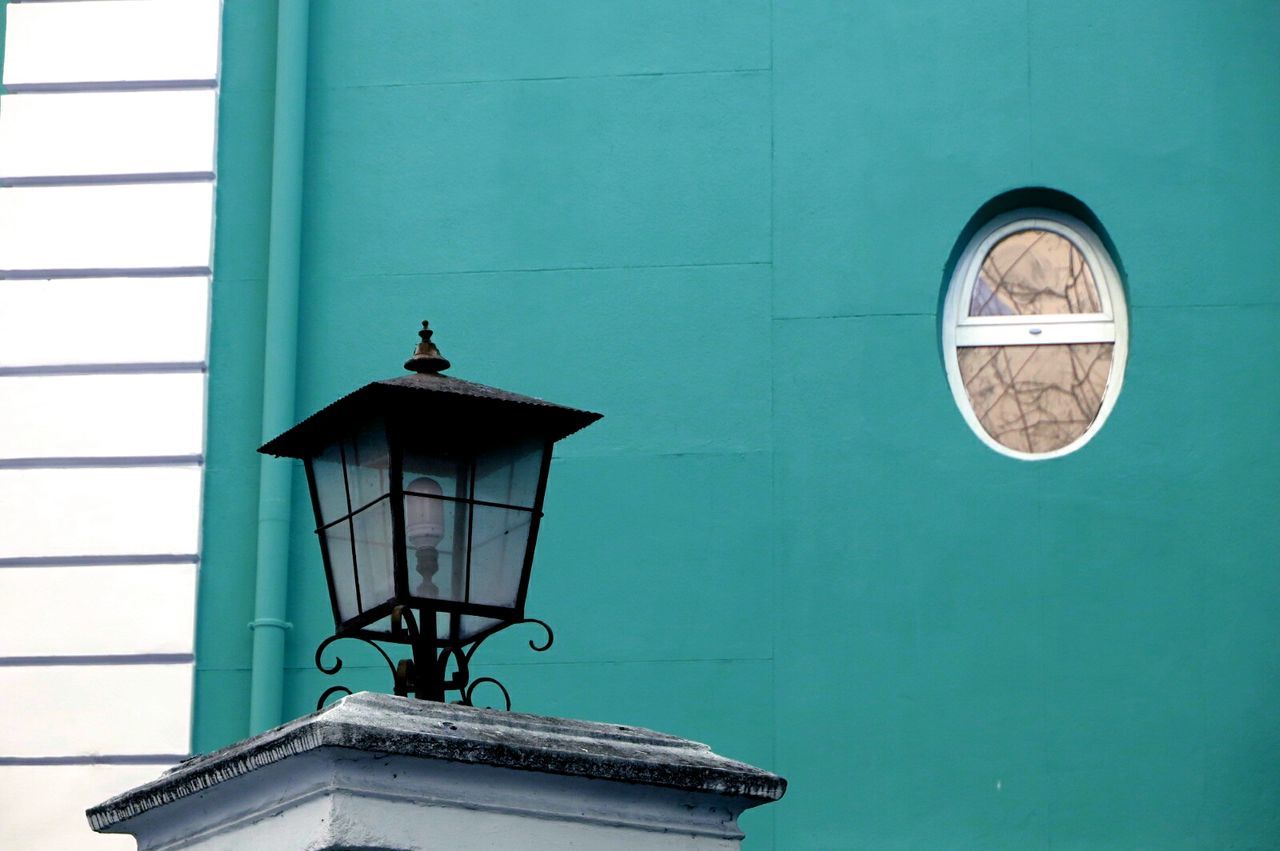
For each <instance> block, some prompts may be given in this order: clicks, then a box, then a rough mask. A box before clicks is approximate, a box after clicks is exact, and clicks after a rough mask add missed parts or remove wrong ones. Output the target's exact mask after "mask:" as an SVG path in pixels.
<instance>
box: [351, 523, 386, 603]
mask: <svg viewBox="0 0 1280 851" xmlns="http://www.w3.org/2000/svg"><path fill="white" fill-rule="evenodd" d="M351 526H352V528H353V529H354V530H355V536H356V565H357V569H358V571H359V574H360V599H361V604H362V605H363V606H364V609H365V611H368V610H369V609H372V608H373V607H375V606H377V605H380V604H382V603H385V602H387V601H388V600H390V599H391V598H392V597H393V596H394V595H395V583H394V581H393V580H392V576H393V574H392V558H391V554H392V552H394V550H393V549H392V542H391V501H390V500H386V499H384V500H383V501H382V502H379V503H378V504H377V505H375V506H373V507H372V508H366V509H365V510H364V511H361V512H360V513H359V514H356V515H355V516H353V517H352V518H351Z"/></svg>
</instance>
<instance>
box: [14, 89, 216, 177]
mask: <svg viewBox="0 0 1280 851" xmlns="http://www.w3.org/2000/svg"><path fill="white" fill-rule="evenodd" d="M216 101H217V93H216V92H214V91H212V90H203V91H178V92H117V93H94V94H11V95H4V96H0V177H19V176H24V175H51V174H69V175H75V174H131V173H141V172H182V171H213V167H214V163H213V146H214V122H215V120H216V114H215V112H216Z"/></svg>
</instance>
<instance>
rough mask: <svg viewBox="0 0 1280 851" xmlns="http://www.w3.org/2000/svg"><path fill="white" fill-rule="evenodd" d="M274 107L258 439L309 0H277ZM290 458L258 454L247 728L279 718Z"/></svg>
mask: <svg viewBox="0 0 1280 851" xmlns="http://www.w3.org/2000/svg"><path fill="white" fill-rule="evenodd" d="M279 4H280V5H279V10H278V13H277V14H278V17H277V26H278V30H277V33H276V107H275V130H274V134H273V135H274V146H273V150H272V156H271V237H270V239H271V243H270V250H269V254H268V258H267V321H266V351H265V361H264V364H263V374H262V441H263V442H264V443H265V442H266V441H268V440H269V439H271V438H273V437H275V436H276V435H278V434H280V433H281V432H282V431H284V430H285V429H287V428H289V427H290V426H292V425H293V424H294V422H293V420H294V388H295V385H296V383H297V362H298V277H299V263H300V255H301V240H302V167H303V142H304V135H305V132H306V115H307V29H308V25H309V13H310V6H309V4H310V0H279ZM292 481H293V464H292V462H290V461H286V460H281V459H277V458H270V457H267V456H265V455H264V456H263V457H262V466H261V471H260V477H259V486H258V565H257V580H256V594H255V599H254V619H253V623H251V624H250V625H249V627H250V629H252V630H253V668H252V671H251V676H250V692H249V732H250V734H253V733H259V732H261V731H263V730H266V729H268V728H270V727H274V726H276V725H277V724H279V723H280V722H281V720H283V719H282V708H283V704H284V644H285V642H284V639H285V631H286V630H288V629H289V626H290V625H289V624H288V623H287V622H286V621H285V619H284V618H285V604H286V591H287V587H288V584H287V583H288V570H289V505H290V501H291V500H290V495H291V494H290V490H291V485H292Z"/></svg>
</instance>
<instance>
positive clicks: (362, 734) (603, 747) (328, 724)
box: [87, 692, 786, 831]
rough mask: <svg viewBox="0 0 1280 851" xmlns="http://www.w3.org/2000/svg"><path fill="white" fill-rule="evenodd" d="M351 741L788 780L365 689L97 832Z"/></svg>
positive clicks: (779, 788) (738, 788)
mask: <svg viewBox="0 0 1280 851" xmlns="http://www.w3.org/2000/svg"><path fill="white" fill-rule="evenodd" d="M325 748H346V749H351V750H357V751H364V752H374V753H379V754H385V755H388V756H402V757H419V758H423V759H432V760H442V761H446V762H452V763H466V764H471V765H486V766H492V767H495V768H506V769H514V770H519V771H532V772H541V773H544V774H553V775H563V776H569V777H580V778H586V779H593V780H606V781H614V782H620V783H628V784H638V785H646V786H657V787H665V788H670V789H677V790H681V791H687V792H696V793H702V794H714V795H724V796H728V797H732V798H739V799H744V801H746V802H749V803H747V806H755V805H758V804H765V803H769V802H771V801H776V800H778V799H779V798H781V797H782V794H783V792H785V791H786V781H785V780H784V779H782V778H781V777H779V776H778V775H776V774H772V773H770V772H768V771H764V770H762V769H759V768H756V767H754V766H751V765H747V764H746V763H742V762H737V761H735V760H731V759H726V758H725V757H722V756H718V755H716V754H715V753H712V751H711V749H710V748H709V747H707V746H706V745H704V744H701V743H699V742H693V741H690V740H688V739H682V738H679V737H677V736H671V735H667V734H665V733H658V732H654V731H652V730H646V729H643V728H639V727H627V726H619V725H615V724H602V723H597V722H592V721H572V720H567V719H563V718H550V717H546V716H541V715H526V714H521V713H516V712H500V711H497V710H491V709H477V708H474V707H466V706H457V705H453V704H445V703H432V702H429V701H421V700H412V699H408V698H402V697H393V696H391V695H386V694H375V693H372V692H360V693H358V694H354V695H351V696H349V697H345V698H343V699H342V700H339V701H337V702H335V703H333V704H331V705H329V706H327V707H325V708H324V709H321V710H320V711H318V712H314V713H312V714H311V715H307V716H304V717H302V718H299V719H297V720H296V721H291V722H289V723H287V724H284V725H282V726H280V727H276V728H275V729H273V730H268V731H267V732H265V733H261V734H259V735H257V736H254V737H252V738H249V739H245V740H244V741H241V742H237V743H236V744H234V745H231V746H229V747H226V748H223V749H222V750H218V751H213V752H212V753H208V754H204V755H201V756H197V757H193V758H191V759H189V760H187V761H186V762H183V763H181V764H180V765H178V766H175V767H174V768H172V769H170V770H169V771H168V772H166V773H165V774H163V775H162V776H161V777H159V778H158V779H156V780H154V781H152V782H150V783H147V784H145V785H142V786H139V787H137V788H135V789H132V790H130V791H128V792H125V793H124V794H122V795H117V796H116V797H114V798H111V799H110V800H108V801H105V802H104V803H102V804H99V805H98V806H96V807H93V808H92V809H90V810H89V811H88V813H87V815H88V817H89V823H90V824H91V825H92V826H93V828H94V829H95V830H100V831H101V830H109V829H110V828H111V827H112V826H113V825H116V824H118V823H120V822H122V821H125V820H127V819H131V818H134V817H136V816H139V815H142V814H143V813H146V812H147V811H148V810H151V809H154V808H156V807H162V806H165V805H167V804H171V803H174V802H177V801H180V800H181V799H183V798H186V797H188V796H190V795H194V794H196V793H199V792H202V791H204V790H208V789H211V788H212V787H214V786H217V785H218V784H221V783H224V782H226V781H229V780H233V779H235V778H237V777H242V776H244V775H247V774H250V773H251V772H254V771H256V770H258V769H262V768H265V767H268V766H271V765H273V764H275V763H278V762H280V761H282V760H285V759H287V758H289V757H291V756H296V755H299V754H304V753H307V752H309V751H316V750H320V749H325Z"/></svg>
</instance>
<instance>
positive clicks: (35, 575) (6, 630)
mask: <svg viewBox="0 0 1280 851" xmlns="http://www.w3.org/2000/svg"><path fill="white" fill-rule="evenodd" d="M195 592H196V566H195V565H194V564H145V565H86V566H82V567H9V568H3V569H0V624H3V635H4V653H5V654H6V655H7V656H8V657H13V656H75V655H77V654H85V653H100V654H146V653H166V654H170V653H191V651H192V644H193V640H194V638H193V637H194V633H195V608H194V607H193V606H192V605H191V601H192V600H193V599H195ZM0 661H2V660H0ZM65 697H66V695H64V699H65ZM28 723H29V722H28ZM184 748H185V746H184ZM2 755H10V756H11V755H12V754H4V753H3V752H0V756H2Z"/></svg>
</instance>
